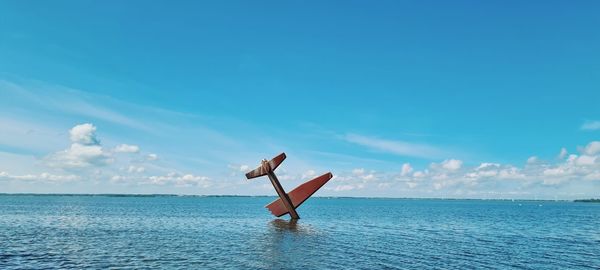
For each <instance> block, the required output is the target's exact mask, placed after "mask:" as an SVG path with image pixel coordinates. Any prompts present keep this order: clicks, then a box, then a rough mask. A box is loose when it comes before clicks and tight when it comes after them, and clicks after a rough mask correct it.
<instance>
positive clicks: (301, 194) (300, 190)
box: [265, 172, 333, 217]
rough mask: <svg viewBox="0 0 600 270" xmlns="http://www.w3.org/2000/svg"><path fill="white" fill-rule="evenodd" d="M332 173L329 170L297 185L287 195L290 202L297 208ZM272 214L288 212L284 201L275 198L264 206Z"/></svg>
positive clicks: (280, 214) (278, 215) (323, 183)
mask: <svg viewBox="0 0 600 270" xmlns="http://www.w3.org/2000/svg"><path fill="white" fill-rule="evenodd" d="M332 177H333V175H332V174H331V173H330V172H329V173H326V174H323V175H321V176H319V177H317V178H315V179H313V180H310V181H308V182H306V183H304V184H301V185H299V186H298V187H296V188H295V189H294V190H292V191H291V192H290V193H288V197H289V198H290V200H291V202H292V206H293V207H294V209H295V208H298V206H300V205H301V204H302V203H303V202H304V201H306V199H308V198H309V197H310V196H312V195H313V194H314V193H315V192H317V190H319V188H321V187H322V186H323V185H325V183H327V182H328V181H329V180H330V179H331V178H332ZM265 207H266V208H267V209H269V211H271V213H272V214H273V215H274V216H277V217H280V216H283V215H285V214H287V213H288V211H287V207H286V206H285V203H284V201H282V200H281V198H280V199H277V200H275V201H273V202H272V203H270V204H268V205H267V206H265Z"/></svg>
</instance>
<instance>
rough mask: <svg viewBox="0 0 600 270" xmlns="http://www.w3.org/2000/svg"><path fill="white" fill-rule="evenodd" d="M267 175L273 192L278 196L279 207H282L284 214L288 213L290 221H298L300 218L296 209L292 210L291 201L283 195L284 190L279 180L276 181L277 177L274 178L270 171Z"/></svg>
mask: <svg viewBox="0 0 600 270" xmlns="http://www.w3.org/2000/svg"><path fill="white" fill-rule="evenodd" d="M267 175H268V176H269V180H271V184H273V187H274V188H275V191H277V195H279V200H280V201H281V205H283V207H284V208H285V209H286V210H287V211H286V213H290V217H292V219H299V218H300V216H299V215H298V213H297V212H296V209H295V208H294V206H293V204H292V201H291V200H290V198H289V197H288V195H287V194H286V193H285V190H283V187H282V186H281V184H280V183H279V180H278V179H277V176H275V173H273V171H270V172H268V174H267Z"/></svg>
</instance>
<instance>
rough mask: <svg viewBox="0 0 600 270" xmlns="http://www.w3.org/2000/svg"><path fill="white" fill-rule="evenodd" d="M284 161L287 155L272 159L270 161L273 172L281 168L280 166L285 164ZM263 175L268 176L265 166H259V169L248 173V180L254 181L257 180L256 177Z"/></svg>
mask: <svg viewBox="0 0 600 270" xmlns="http://www.w3.org/2000/svg"><path fill="white" fill-rule="evenodd" d="M284 159H285V153H281V154H279V155H278V156H276V157H274V158H273V159H271V160H270V161H269V166H270V167H271V170H273V171H274V170H275V169H277V167H279V164H281V162H283V160H284ZM263 175H267V171H265V170H264V168H263V166H262V165H261V166H258V168H256V169H254V170H252V171H250V172H248V173H246V178H248V179H252V178H256V177H259V176H263Z"/></svg>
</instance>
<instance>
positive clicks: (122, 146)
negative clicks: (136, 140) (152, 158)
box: [114, 144, 140, 153]
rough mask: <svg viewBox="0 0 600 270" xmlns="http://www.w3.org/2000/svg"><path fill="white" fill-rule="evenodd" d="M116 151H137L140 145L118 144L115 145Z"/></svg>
mask: <svg viewBox="0 0 600 270" xmlns="http://www.w3.org/2000/svg"><path fill="white" fill-rule="evenodd" d="M114 151H115V152H116V153H139V152H140V147H139V146H137V145H129V144H120V145H117V147H115V149H114Z"/></svg>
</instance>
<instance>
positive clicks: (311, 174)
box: [301, 170, 317, 179]
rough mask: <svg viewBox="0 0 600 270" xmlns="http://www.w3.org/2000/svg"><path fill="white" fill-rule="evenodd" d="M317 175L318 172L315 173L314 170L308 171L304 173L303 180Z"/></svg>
mask: <svg viewBox="0 0 600 270" xmlns="http://www.w3.org/2000/svg"><path fill="white" fill-rule="evenodd" d="M315 175H317V172H315V171H314V170H308V171H306V172H304V173H302V177H301V178H302V179H309V178H313V177H314V176H315Z"/></svg>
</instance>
